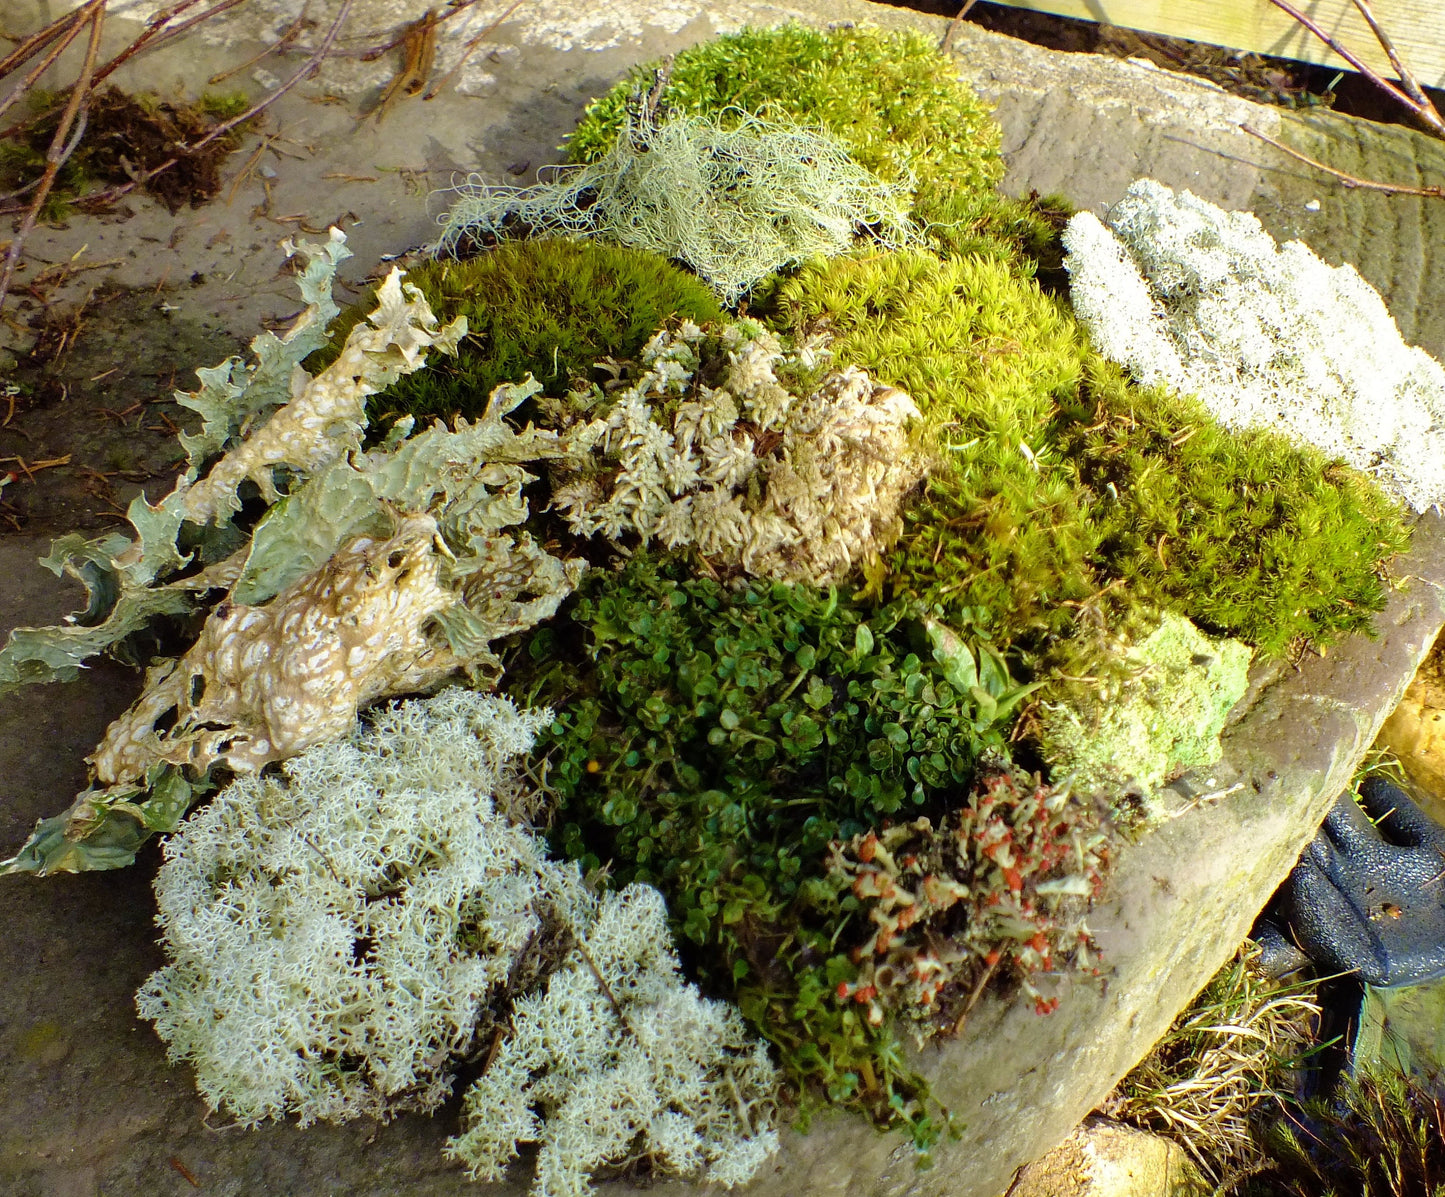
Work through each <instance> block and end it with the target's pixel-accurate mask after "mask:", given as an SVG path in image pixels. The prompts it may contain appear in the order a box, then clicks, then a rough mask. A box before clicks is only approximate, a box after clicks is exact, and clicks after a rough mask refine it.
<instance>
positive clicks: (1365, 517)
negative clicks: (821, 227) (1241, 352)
mask: <svg viewBox="0 0 1445 1197" xmlns="http://www.w3.org/2000/svg"><path fill="white" fill-rule="evenodd" d="M765 310H766V314H767V316H768V318H769V319H771V320H773V321H774V322H775V323H777V324H779V325H782V326H786V327H791V328H795V329H796V328H825V329H828V330H829V331H830V332H831V333H832V334H833V338H834V339H833V345H832V347H833V350H834V353H835V354H836V357H837V360H839V361H844V362H848V363H855V364H858V365H861V366H863V367H864V368H865V369H867V370H869V371H870V372H872V373H873V374H874V375H875V376H876V377H877V378H879V379H880V380H881V381H883V382H886V383H890V384H892V385H895V386H899V387H902V388H903V389H904V390H906V391H908V392H909V394H911V395H912V396H913V398H914V400H915V402H916V403H917V404H918V406H919V408H920V410H921V411H922V412H923V415H924V418H925V419H926V420H928V421H930V422H931V423H932V424H933V426H934V429H935V437H936V444H937V447H938V450H939V452H940V453H941V455H942V456H943V459H944V464H943V466H942V468H940V469H939V470H937V471H936V472H935V474H934V475H933V477H932V479H931V480H930V482H929V483H928V485H927V487H926V488H925V491H924V493H923V495H922V496H921V497H920V499H919V501H918V502H917V503H916V504H915V505H914V507H913V509H912V510H911V512H910V513H909V515H908V523H907V528H906V530H905V533H904V537H903V539H902V541H901V542H900V547H899V549H898V551H897V552H896V553H895V554H894V557H893V560H892V562H891V568H892V576H891V585H892V588H893V590H894V592H895V594H907V595H912V596H914V597H916V598H918V599H921V600H922V601H923V602H925V603H926V604H935V603H936V604H940V605H941V606H942V607H943V609H944V610H945V611H946V612H947V617H948V618H949V619H951V620H952V621H954V622H955V623H958V624H968V623H972V624H974V625H975V626H978V627H979V628H981V629H982V630H983V631H984V632H985V634H987V635H988V636H989V637H990V638H992V639H993V640H994V641H995V642H996V643H999V644H1008V645H1016V646H1018V647H1019V648H1022V649H1026V650H1030V651H1040V650H1043V649H1045V648H1046V647H1047V645H1048V643H1049V642H1050V641H1053V640H1056V639H1057V638H1058V637H1061V636H1067V635H1070V634H1071V633H1073V632H1075V631H1076V630H1077V623H1078V617H1079V614H1080V612H1081V611H1084V610H1091V611H1095V612H1099V611H1101V610H1102V612H1103V613H1104V614H1106V615H1108V616H1109V617H1110V618H1111V619H1112V620H1113V621H1115V622H1116V626H1120V627H1122V625H1123V624H1124V623H1125V622H1127V621H1129V620H1131V619H1132V618H1134V617H1135V615H1137V613H1138V611H1139V609H1140V607H1141V606H1145V605H1152V604H1162V605H1165V606H1167V607H1170V608H1172V609H1174V610H1176V611H1178V612H1179V613H1180V614H1183V615H1186V616H1188V617H1189V618H1191V619H1193V620H1194V621H1195V622H1196V623H1199V624H1200V625H1201V626H1203V627H1205V628H1207V629H1208V630H1210V631H1212V632H1217V633H1224V634H1227V635H1230V636H1235V637H1237V638H1239V639H1242V640H1245V641H1248V642H1249V643H1251V644H1254V645H1256V646H1258V647H1259V648H1260V649H1262V650H1263V651H1264V652H1265V653H1266V654H1269V655H1272V656H1280V655H1282V654H1284V653H1286V652H1287V651H1288V650H1289V649H1290V648H1291V647H1297V646H1298V644H1299V643H1300V642H1301V641H1302V640H1312V641H1315V642H1318V643H1328V642H1330V641H1332V640H1335V639H1337V638H1338V637H1339V636H1341V635H1345V634H1348V633H1351V632H1356V631H1367V630H1369V628H1370V615H1371V613H1372V612H1375V611H1379V610H1380V609H1381V608H1382V606H1383V602H1384V592H1383V587H1382V585H1381V582H1380V578H1379V567H1380V563H1381V562H1382V561H1383V560H1386V559H1388V558H1389V557H1390V556H1392V555H1393V554H1394V553H1396V552H1397V551H1399V550H1400V549H1401V548H1403V547H1404V545H1405V544H1406V541H1407V532H1406V529H1405V526H1404V524H1403V522H1402V517H1401V513H1400V511H1399V510H1398V509H1397V508H1396V506H1395V505H1394V504H1393V503H1392V502H1391V501H1390V500H1389V499H1388V498H1386V497H1385V496H1384V495H1383V493H1382V492H1380V491H1378V490H1377V489H1376V488H1374V487H1373V486H1372V485H1371V484H1369V483H1368V481H1366V480H1365V479H1364V478H1363V477H1361V476H1359V475H1357V474H1355V473H1353V472H1352V471H1349V470H1348V469H1345V468H1344V467H1342V466H1338V465H1335V464H1332V463H1330V462H1329V461H1328V460H1326V459H1325V458H1324V457H1323V456H1322V455H1320V454H1318V453H1316V452H1312V451H1308V450H1301V449H1297V448H1294V447H1293V446H1291V445H1290V444H1289V443H1288V442H1286V441H1285V440H1284V439H1283V438H1282V437H1279V436H1277V435H1271V434H1266V433H1250V434H1246V435H1234V434H1231V433H1228V432H1227V431H1226V430H1225V429H1223V428H1222V427H1221V426H1220V425H1219V424H1218V423H1217V421H1215V420H1214V419H1213V418H1212V417H1211V416H1210V415H1209V414H1208V413H1207V412H1206V411H1205V410H1204V409H1203V408H1202V407H1201V406H1200V405H1199V404H1198V403H1195V402H1193V401H1191V400H1187V399H1181V398H1179V397H1177V396H1171V395H1168V394H1166V393H1164V392H1162V391H1158V390H1152V391H1151V390H1145V389H1143V388H1140V387H1136V386H1134V385H1132V384H1130V383H1128V382H1127V380H1126V379H1125V378H1124V376H1123V375H1122V374H1121V373H1120V372H1119V371H1118V370H1117V369H1115V368H1113V367H1111V366H1109V365H1108V364H1107V363H1105V362H1103V361H1102V360H1101V359H1100V358H1099V357H1098V356H1097V354H1095V353H1094V352H1093V351H1092V350H1091V349H1090V348H1089V346H1088V345H1087V343H1086V342H1085V341H1084V339H1083V337H1082V335H1081V334H1080V331H1079V329H1078V326H1077V325H1076V324H1075V322H1074V320H1073V318H1072V316H1071V315H1070V313H1069V312H1068V310H1067V308H1066V307H1064V306H1063V305H1062V304H1061V303H1059V302H1056V301H1054V300H1052V299H1050V298H1049V297H1047V296H1046V295H1044V294H1043V292H1042V291H1041V290H1040V288H1039V286H1038V284H1037V283H1036V282H1035V281H1034V280H1032V279H1030V278H1027V277H1021V276H1020V275H1019V273H1018V272H1017V271H1016V270H1012V269H1010V266H1009V264H1008V263H1007V262H1005V261H1000V260H997V259H987V258H983V257H977V256H975V257H970V258H954V259H948V260H943V261H940V260H938V259H936V258H934V257H932V256H931V255H928V254H923V253H899V254H889V255H877V256H873V257H869V258H845V259H836V260H834V261H831V262H827V263H821V264H814V265H809V266H807V267H805V268H803V269H802V270H801V271H799V273H798V274H797V275H796V276H795V277H793V278H790V279H786V280H783V281H781V282H779V283H778V284H777V285H776V286H775V287H774V288H773V290H772V293H771V295H770V297H769V300H768V305H767V307H766V309H765Z"/></svg>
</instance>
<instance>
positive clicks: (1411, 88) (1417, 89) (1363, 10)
mask: <svg viewBox="0 0 1445 1197" xmlns="http://www.w3.org/2000/svg"><path fill="white" fill-rule="evenodd" d="M1355 7H1356V8H1357V9H1359V10H1360V16H1362V17H1364V18H1365V24H1367V25H1368V26H1369V27H1370V32H1371V33H1373V34H1374V35H1375V40H1376V41H1377V42H1379V43H1380V49H1382V50H1384V51H1385V57H1386V58H1388V59H1389V60H1390V65H1391V66H1393V67H1394V68H1395V74H1396V75H1397V76H1398V77H1399V80H1400V82H1401V83H1402V84H1403V85H1404V88H1405V90H1406V91H1407V92H1409V93H1410V97H1411V98H1412V99H1413V100H1415V102H1416V103H1418V104H1422V105H1424V106H1425V107H1426V108H1428V109H1429V110H1430V111H1431V112H1433V113H1434V114H1435V115H1436V116H1437V117H1439V115H1440V110H1439V109H1438V108H1436V107H1435V104H1434V101H1432V100H1431V99H1430V97H1429V96H1428V95H1426V94H1425V89H1424V88H1423V87H1421V86H1420V81H1419V80H1418V79H1416V78H1415V72H1414V71H1412V70H1411V69H1410V66H1409V64H1408V63H1407V62H1406V61H1405V60H1404V58H1402V57H1401V56H1400V53H1399V51H1397V50H1396V49H1395V43H1394V42H1393V41H1391V40H1390V35H1389V34H1388V33H1386V32H1385V28H1384V26H1383V25H1381V24H1380V22H1379V21H1378V20H1376V19H1375V12H1374V9H1372V8H1371V7H1370V3H1369V0H1355Z"/></svg>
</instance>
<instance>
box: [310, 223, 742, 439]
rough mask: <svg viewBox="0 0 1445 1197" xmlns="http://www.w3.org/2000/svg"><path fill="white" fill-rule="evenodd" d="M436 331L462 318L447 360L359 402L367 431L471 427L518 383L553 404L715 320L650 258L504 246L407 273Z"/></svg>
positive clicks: (700, 296)
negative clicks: (396, 425) (674, 330)
mask: <svg viewBox="0 0 1445 1197" xmlns="http://www.w3.org/2000/svg"><path fill="white" fill-rule="evenodd" d="M407 282H409V283H412V284H414V285H415V286H417V287H419V288H420V289H421V292H422V294H423V295H425V296H426V299H427V302H428V303H429V304H430V305H431V308H432V311H434V312H435V313H436V314H437V317H438V318H439V319H440V320H441V321H442V322H443V323H445V322H447V321H449V320H452V319H455V318H456V317H457V316H465V317H466V318H467V329H468V331H467V335H466V337H465V338H463V340H462V342H461V345H460V347H459V349H458V353H457V356H456V357H455V358H447V359H443V360H440V361H437V362H435V363H432V364H430V365H429V367H428V369H426V370H422V371H419V372H418V373H416V374H410V375H407V376H406V377H404V378H401V379H399V380H398V381H397V382H396V383H395V384H394V385H393V386H391V387H390V388H388V389H387V390H386V391H385V392H383V393H382V394H381V395H378V396H375V397H374V398H373V399H372V400H371V403H370V416H371V420H372V426H373V427H376V426H377V425H378V423H379V422H380V421H381V420H383V419H385V418H387V417H389V416H397V415H414V416H416V417H418V418H419V419H426V418H430V417H434V416H440V417H443V418H450V417H452V416H455V415H464V416H467V417H469V418H472V417H475V416H477V415H478V414H480V412H481V411H482V409H483V407H484V406H485V405H486V401H487V396H488V395H489V394H491V391H492V388H494V387H497V386H500V385H501V384H502V383H504V382H518V381H520V380H522V379H523V378H525V377H526V376H527V375H528V374H531V375H533V376H534V377H535V378H536V379H537V381H538V382H540V383H541V384H542V387H543V391H544V393H546V394H548V395H552V396H556V397H560V396H562V395H564V394H566V393H567V391H568V389H569V388H570V387H571V385H572V384H573V382H574V381H575V380H578V379H582V380H585V381H589V382H590V381H591V380H592V378H593V370H592V367H593V365H594V363H596V362H598V361H601V360H602V359H604V358H608V357H612V358H617V359H623V358H633V357H636V356H637V355H638V353H639V352H640V351H641V349H642V347H643V345H645V344H646V343H647V340H648V338H650V337H651V336H652V335H653V334H654V333H655V332H657V330H658V329H659V328H660V327H662V326H663V325H664V324H666V323H667V322H668V321H670V320H674V319H687V320H692V321H695V322H697V323H703V322H705V321H708V320H717V319H720V318H721V315H722V312H721V309H720V308H719V307H718V301H717V299H716V297H715V296H714V295H713V294H712V292H711V291H710V290H709V289H708V288H707V286H706V285H704V284H703V283H701V282H699V281H698V280H697V279H695V278H693V277H692V276H691V275H689V274H685V273H684V272H683V271H681V270H678V269H677V268H676V267H674V266H671V265H669V264H668V263H667V262H666V261H665V260H664V259H663V258H660V257H658V256H657V255H656V254H649V253H643V252H641V251H639V250H629V249H619V248H617V247H615V246H608V245H602V244H598V243H595V242H583V241H566V240H537V241H517V242H507V243H505V244H502V245H499V246H497V247H496V248H495V249H493V250H489V251H488V252H486V253H484V254H482V255H480V256H479V257H475V258H469V259H467V260H466V261H451V260H448V261H435V262H423V263H421V264H419V265H417V266H415V267H414V268H412V269H411V270H410V271H409V272H408V274H407ZM374 306H375V304H374V302H373V298H372V296H371V295H367V296H364V297H363V298H362V300H361V301H360V302H359V303H357V304H355V305H353V306H352V307H350V308H348V309H347V310H346V311H345V312H343V313H342V315H341V316H339V317H338V318H337V320H336V323H335V325H334V326H333V329H332V335H331V347H329V348H328V349H326V350H323V351H321V352H319V353H317V354H316V355H314V356H313V357H312V358H311V359H310V360H309V361H308V362H307V368H308V369H311V370H313V371H314V370H315V369H316V368H318V367H319V366H322V365H325V364H327V363H328V362H329V361H331V360H332V359H334V358H335V356H336V354H337V352H338V349H339V346H340V345H342V344H343V343H344V342H345V340H346V334H347V333H348V332H349V331H350V330H351V328H352V327H353V326H354V325H355V324H356V323H357V321H358V320H360V319H362V317H363V315H364V314H365V313H366V312H369V311H370V310H371V309H372V308H373V307H374Z"/></svg>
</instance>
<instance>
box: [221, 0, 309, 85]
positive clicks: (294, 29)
mask: <svg viewBox="0 0 1445 1197" xmlns="http://www.w3.org/2000/svg"><path fill="white" fill-rule="evenodd" d="M310 10H311V4H310V0H307V3H305V4H303V5H302V6H301V12H300V13H299V14H298V15H297V17H296V19H295V20H294V21H292V22H291V24H289V25H287V26H286V28H285V29H283V30H282V31H281V36H280V37H279V38H278V39H277V41H276V44H275V45H274V46H267V47H266V48H265V49H264V50H262V51H261V53H259V54H255V55H252V56H251V57H250V58H248V59H246V61H245V62H243V63H241V64H239V65H238V66H233V67H231V68H230V69H229V70H225V71H217V72H216V73H215V74H214V75H212V76H211V77H210V78H209V79H207V80H206V82H207V83H209V84H210V85H211V86H212V87H214V86H215V85H216V84H217V83H224V82H225V81H226V80H227V79H229V78H231V76H232V75H239V74H240V73H241V72H242V71H244V70H245V69H246V68H247V67H253V66H255V65H256V64H257V63H258V62H260V61H261V60H262V59H263V58H269V57H271V55H272V54H284V53H286V51H287V50H289V49H290V48H291V43H292V42H294V41H295V40H296V39H297V38H298V37H300V36H301V34H302V33H303V32H304V31H305V30H306V29H307V28H309V27H310V26H312V25H314V24H315V23H316V22H315V21H312V20H310V19H308V16H307V14H308V13H309V12H310Z"/></svg>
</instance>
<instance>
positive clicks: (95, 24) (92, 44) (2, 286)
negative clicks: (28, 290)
mask: <svg viewBox="0 0 1445 1197" xmlns="http://www.w3.org/2000/svg"><path fill="white" fill-rule="evenodd" d="M105 5H106V0H90V3H88V4H87V5H86V6H85V7H84V9H83V10H82V11H83V12H84V13H85V15H86V17H87V19H88V20H89V21H90V41H89V43H88V44H87V45H86V48H85V62H84V63H83V64H82V65H81V68H80V76H79V78H78V79H77V80H76V83H75V87H73V88H72V89H71V92H70V100H69V101H68V102H67V103H66V105H65V111H64V112H62V113H61V114H60V124H59V125H57V126H56V128H55V136H54V137H52V138H51V139H50V148H49V149H48V150H47V151H46V153H45V174H44V175H43V176H41V180H40V186H39V187H37V188H36V189H35V198H34V199H32V200H31V201H30V207H29V208H27V209H26V210H25V218H24V219H23V220H22V221H21V222H20V228H19V230H18V231H17V232H16V234H15V237H14V239H13V240H12V241H11V242H10V248H9V250H8V251H7V252H6V254H5V271H4V273H3V274H0V304H3V303H4V302H5V296H6V295H7V294H8V293H9V291H10V280H11V279H12V278H14V277H15V267H16V266H17V265H19V263H20V251H21V249H22V248H23V247H24V245H25V238H26V237H28V236H29V235H30V230H31V229H33V228H34V227H35V222H36V220H38V219H39V217H40V209H41V208H43V207H44V206H45V199H46V196H48V195H49V194H50V188H51V186H52V185H53V184H54V183H55V176H56V175H58V174H59V173H60V168H61V167H62V166H64V165H65V160H66V159H67V158H69V157H70V155H71V154H72V153H73V152H74V151H75V147H76V146H77V145H78V144H80V133H81V132H83V131H84V127H85V105H86V104H88V103H89V101H90V79H91V75H92V73H93V72H94V71H95V60H96V58H97V56H98V55H99V54H100V33H101V30H102V29H103V28H104V27H105ZM77 117H79V121H78V122H77ZM77 124H78V126H79V127H78V128H77V130H76V135H75V136H74V137H71V136H70V131H71V128H72V126H75V125H77Z"/></svg>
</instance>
